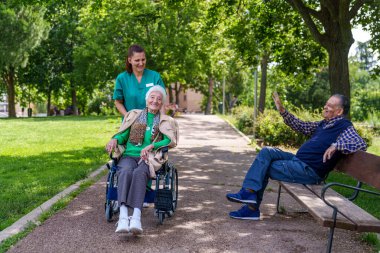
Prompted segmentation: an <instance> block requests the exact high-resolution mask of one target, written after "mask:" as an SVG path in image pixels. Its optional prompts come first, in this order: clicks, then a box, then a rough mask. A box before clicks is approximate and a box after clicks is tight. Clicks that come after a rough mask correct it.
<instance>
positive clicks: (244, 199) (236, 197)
mask: <svg viewBox="0 0 380 253" xmlns="http://www.w3.org/2000/svg"><path fill="white" fill-rule="evenodd" d="M226 197H227V199H228V200H229V201H232V202H238V203H244V204H256V203H257V194H256V193H255V192H250V191H247V190H246V189H244V188H241V190H240V191H239V192H238V193H227V194H226Z"/></svg>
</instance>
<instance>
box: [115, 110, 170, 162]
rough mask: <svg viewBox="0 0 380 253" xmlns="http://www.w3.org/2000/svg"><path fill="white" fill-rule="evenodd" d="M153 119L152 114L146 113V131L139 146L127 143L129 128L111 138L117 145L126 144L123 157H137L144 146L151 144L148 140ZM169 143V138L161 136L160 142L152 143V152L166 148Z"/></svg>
mask: <svg viewBox="0 0 380 253" xmlns="http://www.w3.org/2000/svg"><path fill="white" fill-rule="evenodd" d="M153 119H154V114H153V113H150V112H148V117H147V124H146V125H147V130H146V131H145V135H144V140H143V143H142V145H140V146H136V145H134V144H132V143H131V142H130V141H129V132H130V129H131V128H128V129H127V130H125V131H124V132H122V133H119V134H117V135H115V136H114V137H113V138H114V139H116V140H117V144H119V145H123V144H126V148H125V151H124V153H123V156H133V157H139V156H140V153H141V150H143V149H144V148H145V147H146V146H148V145H150V144H151V141H150V138H151V137H152V129H153V128H152V126H153ZM169 143H170V139H169V137H167V136H166V135H164V134H163V138H162V140H161V141H159V142H155V143H153V146H154V150H156V149H158V148H161V147H164V146H167V145H169Z"/></svg>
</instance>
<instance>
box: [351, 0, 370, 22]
mask: <svg viewBox="0 0 380 253" xmlns="http://www.w3.org/2000/svg"><path fill="white" fill-rule="evenodd" d="M371 3H374V0H356V1H354V3H353V5H352V7H351V10H350V11H349V19H350V20H351V19H353V18H354V17H355V16H356V14H357V13H358V11H359V9H360V8H361V7H363V5H364V4H371Z"/></svg>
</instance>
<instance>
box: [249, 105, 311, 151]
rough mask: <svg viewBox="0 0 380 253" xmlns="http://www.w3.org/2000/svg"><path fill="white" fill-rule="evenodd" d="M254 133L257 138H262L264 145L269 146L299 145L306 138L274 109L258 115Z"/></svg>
mask: <svg viewBox="0 0 380 253" xmlns="http://www.w3.org/2000/svg"><path fill="white" fill-rule="evenodd" d="M256 133H257V136H258V138H260V139H263V140H264V143H265V145H271V146H277V145H284V146H300V145H301V144H302V143H304V142H305V140H306V139H307V137H305V136H304V135H302V134H300V133H297V132H295V131H293V130H292V129H291V128H290V127H289V126H287V125H286V124H285V123H284V121H283V119H282V117H281V115H280V114H279V113H278V111H276V110H265V112H264V113H262V114H260V115H259V117H258V122H257V124H256Z"/></svg>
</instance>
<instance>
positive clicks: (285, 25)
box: [0, 0, 380, 117]
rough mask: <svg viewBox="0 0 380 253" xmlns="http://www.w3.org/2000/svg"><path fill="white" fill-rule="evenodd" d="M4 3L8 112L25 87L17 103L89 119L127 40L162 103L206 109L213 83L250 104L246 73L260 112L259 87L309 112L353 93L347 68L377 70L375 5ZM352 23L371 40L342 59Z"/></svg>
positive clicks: (233, 0) (2, 53)
mask: <svg viewBox="0 0 380 253" xmlns="http://www.w3.org/2000/svg"><path fill="white" fill-rule="evenodd" d="M10 2H11V4H4V3H2V4H0V17H1V19H0V29H1V30H2V34H4V36H2V37H1V38H0V67H1V71H2V72H1V73H2V81H3V89H4V87H5V88H6V91H7V93H8V102H9V111H10V114H9V115H10V116H15V111H14V104H15V99H16V100H17V99H18V100H19V101H20V102H22V101H23V100H25V96H26V95H25V94H26V93H25V92H28V91H30V92H29V93H28V94H29V98H28V99H29V102H30V100H33V97H34V96H35V97H36V101H37V100H38V99H39V100H41V99H45V101H46V108H47V109H46V111H47V113H49V110H50V108H51V106H52V104H54V105H55V106H58V107H67V106H70V105H71V106H73V107H74V108H75V109H76V108H81V111H82V112H89V113H90V112H91V110H88V108H90V106H89V105H90V104H91V105H92V106H91V108H93V105H95V104H98V105H99V104H101V103H100V102H96V101H103V102H104V101H106V102H104V103H106V104H111V103H109V102H107V101H110V97H111V95H112V94H111V93H112V86H113V82H114V79H115V77H116V76H117V74H118V73H120V72H121V71H123V70H124V68H125V59H126V52H127V49H128V47H129V46H130V45H131V44H134V43H137V44H140V45H141V46H143V47H144V48H145V50H146V52H147V60H148V62H147V67H148V68H150V69H154V70H156V71H158V72H159V73H160V74H161V76H162V78H163V80H164V82H165V83H166V85H167V87H168V89H169V97H170V101H171V102H176V101H177V100H178V94H179V92H180V91H184V90H186V89H188V88H193V89H195V90H197V91H199V92H201V93H202V94H203V95H204V97H205V100H204V104H203V106H204V109H205V110H206V112H207V113H211V112H212V110H213V109H216V106H217V104H218V102H219V101H221V100H222V99H223V97H222V85H221V83H222V82H223V80H225V91H226V93H227V94H226V95H227V96H226V100H228V101H230V100H231V99H232V97H238V98H239V101H240V102H242V103H245V104H247V105H252V104H253V102H252V99H253V95H252V94H253V91H252V90H253V88H252V86H253V76H252V73H253V71H254V69H258V70H259V72H260V76H259V80H260V91H259V94H260V101H259V108H260V111H261V112H263V111H264V109H265V108H266V107H268V103H267V102H266V98H267V97H268V96H269V95H268V92H267V89H270V90H274V89H276V90H278V91H280V92H281V93H282V94H283V95H284V96H285V102H286V101H287V100H288V101H289V103H294V104H299V103H302V104H303V105H305V106H307V107H309V108H311V109H314V108H316V107H317V104H318V106H321V105H320V104H319V103H320V100H321V99H324V98H325V97H328V96H329V95H330V94H332V93H342V94H345V95H347V96H349V97H350V95H351V89H352V88H354V89H355V90H354V94H361V96H363V94H364V93H360V92H359V91H358V89H363V88H360V87H362V86H360V85H357V82H356V81H355V82H354V83H352V82H353V81H352V78H350V72H349V68H350V67H349V66H350V65H349V64H351V65H352V67H351V68H352V70H353V71H355V73H354V74H355V76H357V72H358V71H366V72H367V73H370V74H371V79H368V80H367V79H366V80H367V81H366V82H367V83H371V82H375V83H376V82H377V81H376V80H378V79H377V78H378V77H377V76H378V75H379V72H380V71H379V66H378V65H376V64H375V63H376V62H374V60H373V58H371V55H373V54H376V53H378V52H379V48H380V27H379V22H377V20H378V18H379V13H380V11H379V10H380V6H379V3H378V2H376V1H371V0H368V1H361V0H356V1H323V0H321V1H316V0H287V1H281V0H270V1H262V0H249V1H237V0H229V1H222V0H210V1H196V0H181V1H173V0H159V1H151V0H97V1H89V0H69V1H38V0H35V1H21V0H19V1H10ZM356 25H361V26H362V27H363V29H365V30H368V31H369V32H370V33H371V35H372V40H371V41H369V42H368V43H366V44H359V50H361V55H360V57H361V58H360V57H357V58H356V60H355V61H351V60H349V56H348V52H349V49H350V47H351V45H352V43H353V42H354V40H353V37H352V31H351V29H352V27H354V26H356ZM356 62H359V63H358V64H359V65H357V64H356ZM371 64H372V65H371ZM357 66H359V68H358V67H357ZM363 66H366V68H363ZM370 74H368V76H370ZM351 76H353V75H351ZM371 80H372V81H371ZM373 80H375V81H373ZM0 90H1V89H0ZM37 93H38V99H37ZM33 94H35V95H33ZM300 94H302V95H301V96H300ZM377 97H378V96H377V95H375V96H374V99H376V98H377ZM228 101H227V102H228ZM355 101H359V100H357V99H356V100H355ZM360 101H368V100H365V99H364V100H363V99H362V100H360ZM371 101H372V100H371ZM358 103H359V102H358ZM360 103H361V104H363V103H364V102H360ZM227 104H229V103H227ZM99 106H100V105H99ZM60 109H62V108H60ZM227 109H228V108H227ZM368 110H373V107H371V108H369V109H368ZM96 112H97V113H99V112H100V110H99V108H98V109H96ZM363 117H365V116H363Z"/></svg>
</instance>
